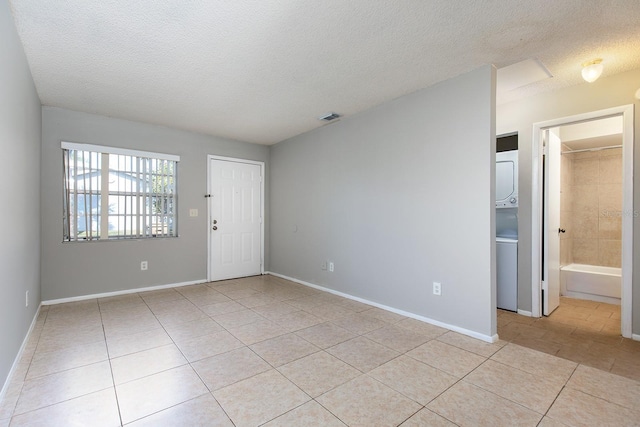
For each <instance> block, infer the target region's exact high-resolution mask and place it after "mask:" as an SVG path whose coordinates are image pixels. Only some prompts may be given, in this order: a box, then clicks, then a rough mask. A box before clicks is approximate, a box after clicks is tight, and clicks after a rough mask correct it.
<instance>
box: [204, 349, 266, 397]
mask: <svg viewBox="0 0 640 427" xmlns="http://www.w3.org/2000/svg"><path fill="white" fill-rule="evenodd" d="M192 366H193V369H195V370H196V372H197V373H198V375H200V378H202V380H203V381H204V383H205V384H206V385H207V387H208V388H209V390H211V391H213V390H218V389H221V388H223V387H226V386H228V385H231V384H233V383H236V382H238V381H241V380H244V379H247V378H250V377H252V376H254V375H257V374H260V373H262V372H265V371H268V370H269V369H271V366H269V364H268V363H267V362H265V361H264V360H263V359H262V358H260V357H259V356H257V355H256V354H255V353H254V352H253V351H251V350H250V349H249V348H247V347H241V348H238V349H236V350H231V351H229V352H227V353H222V354H218V355H216V356H212V357H208V358H206V359H202V360H199V361H197V362H195V363H193V364H192Z"/></svg>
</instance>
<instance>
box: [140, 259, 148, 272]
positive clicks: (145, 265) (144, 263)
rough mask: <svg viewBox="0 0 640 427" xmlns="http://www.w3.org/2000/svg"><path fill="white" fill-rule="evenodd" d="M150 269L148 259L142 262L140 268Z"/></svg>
mask: <svg viewBox="0 0 640 427" xmlns="http://www.w3.org/2000/svg"><path fill="white" fill-rule="evenodd" d="M148 269H149V263H148V262H147V261H142V262H141V263H140V270H143V271H144V270H148Z"/></svg>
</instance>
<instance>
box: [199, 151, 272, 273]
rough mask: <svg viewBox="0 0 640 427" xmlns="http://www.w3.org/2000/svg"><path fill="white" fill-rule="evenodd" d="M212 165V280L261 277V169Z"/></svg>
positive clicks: (220, 163)
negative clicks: (259, 275)
mask: <svg viewBox="0 0 640 427" xmlns="http://www.w3.org/2000/svg"><path fill="white" fill-rule="evenodd" d="M209 161H210V165H209V193H210V199H209V200H210V203H211V205H210V211H209V212H210V216H209V236H210V245H209V258H210V259H209V279H210V280H224V279H232V278H237V277H246V276H255V275H258V274H261V273H262V166H261V165H260V164H254V163H244V162H242V161H232V160H221V159H214V158H211V159H210V160H209Z"/></svg>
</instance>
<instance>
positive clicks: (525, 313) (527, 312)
mask: <svg viewBox="0 0 640 427" xmlns="http://www.w3.org/2000/svg"><path fill="white" fill-rule="evenodd" d="M518 314H519V315H521V316H527V317H532V316H533V315H532V314H531V312H530V311H525V310H520V309H518Z"/></svg>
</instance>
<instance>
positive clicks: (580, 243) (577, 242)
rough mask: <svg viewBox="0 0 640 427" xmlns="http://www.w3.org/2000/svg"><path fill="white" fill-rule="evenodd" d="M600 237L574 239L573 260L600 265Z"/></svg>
mask: <svg viewBox="0 0 640 427" xmlns="http://www.w3.org/2000/svg"><path fill="white" fill-rule="evenodd" d="M598 259H599V254H598V239H573V262H575V263H577V264H590V265H598Z"/></svg>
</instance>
